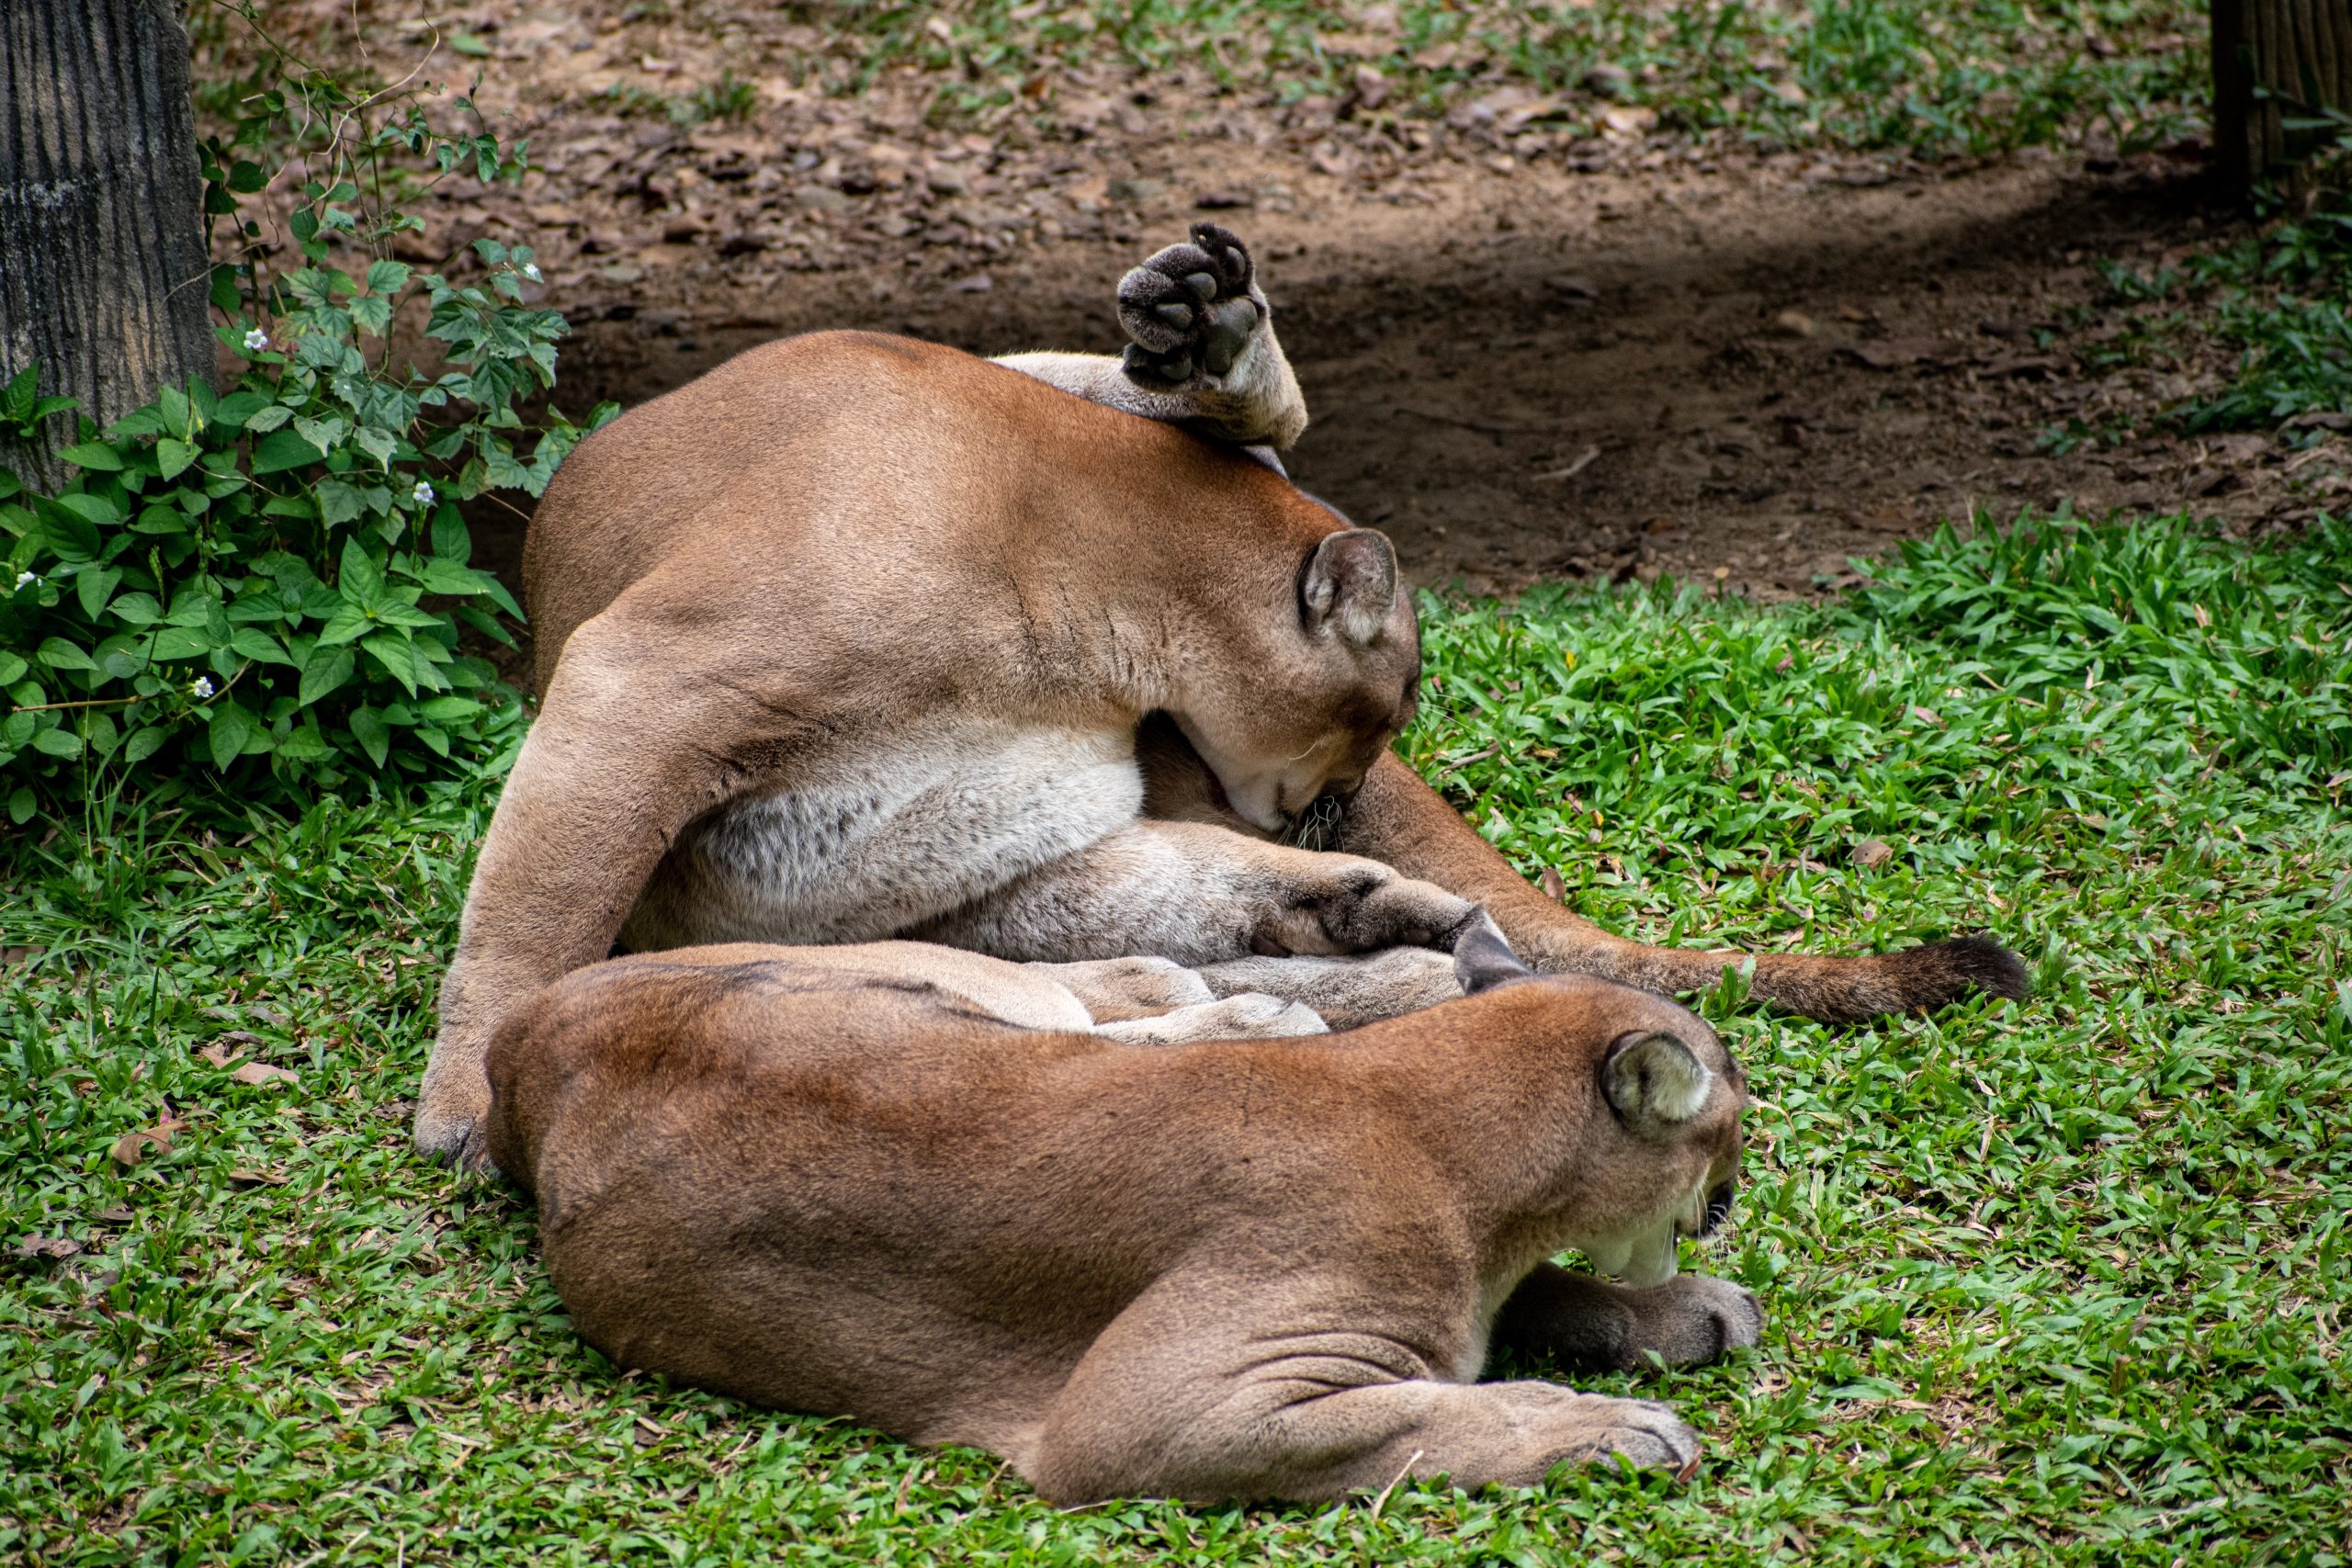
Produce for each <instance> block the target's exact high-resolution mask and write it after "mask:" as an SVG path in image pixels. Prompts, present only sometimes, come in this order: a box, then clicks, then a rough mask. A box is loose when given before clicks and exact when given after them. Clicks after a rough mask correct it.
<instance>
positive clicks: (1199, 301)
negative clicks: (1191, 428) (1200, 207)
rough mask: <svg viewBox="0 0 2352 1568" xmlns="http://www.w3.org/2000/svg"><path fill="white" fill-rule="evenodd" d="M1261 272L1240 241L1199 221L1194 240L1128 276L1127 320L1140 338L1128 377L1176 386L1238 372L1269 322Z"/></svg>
mask: <svg viewBox="0 0 2352 1568" xmlns="http://www.w3.org/2000/svg"><path fill="white" fill-rule="evenodd" d="M1253 276H1254V269H1253V268H1252V267H1251V265H1250V252H1249V250H1248V249H1247V248H1246V247H1245V246H1243V244H1242V243H1241V242H1240V241H1239V240H1238V239H1237V238H1236V237H1235V236H1234V235H1233V234H1231V233H1229V232H1228V231H1226V230H1224V229H1220V228H1218V227H1217V226H1216V224H1214V223H1195V224H1194V225H1193V238H1192V241H1191V242H1190V243H1186V244H1182V245H1170V246H1169V247H1168V248H1167V249H1166V250H1164V251H1162V252H1160V253H1159V254H1158V255H1156V256H1153V257H1152V258H1151V259H1150V260H1149V261H1147V262H1145V263H1144V264H1143V265H1141V266H1139V267H1136V268H1135V269H1134V270H1133V271H1131V272H1129V273H1128V274H1127V275H1126V276H1125V277H1123V278H1121V279H1120V280H1119V324H1120V326H1121V327H1122V328H1124V329H1125V332H1126V334H1127V336H1128V337H1129V338H1131V339H1133V340H1134V341H1133V342H1132V343H1130V344H1128V345H1127V351H1126V354H1125V360H1124V363H1125V368H1126V373H1127V376H1128V378H1130V379H1132V380H1134V381H1136V382H1137V383H1138V384H1140V385H1142V386H1146V387H1174V386H1181V385H1182V384H1183V383H1185V382H1187V381H1190V380H1191V379H1193V377H1194V376H1196V375H1205V376H1209V377H1212V378H1215V377H1222V376H1224V375H1225V374H1226V373H1227V372H1228V371H1230V370H1231V369H1232V368H1233V367H1234V365H1235V363H1236V362H1237V361H1238V360H1239V359H1240V357H1241V355H1242V354H1243V353H1244V352H1245V351H1246V350H1247V349H1248V348H1249V346H1250V338H1251V337H1252V336H1253V335H1255V334H1256V333H1257V331H1258V328H1259V326H1260V324H1261V322H1263V321H1264V320H1265V306H1264V303H1263V301H1262V300H1261V299H1260V298H1259V297H1258V296H1257V294H1256V292H1255V290H1254V289H1252V288H1251V287H1250V283H1251V279H1252V277H1253Z"/></svg>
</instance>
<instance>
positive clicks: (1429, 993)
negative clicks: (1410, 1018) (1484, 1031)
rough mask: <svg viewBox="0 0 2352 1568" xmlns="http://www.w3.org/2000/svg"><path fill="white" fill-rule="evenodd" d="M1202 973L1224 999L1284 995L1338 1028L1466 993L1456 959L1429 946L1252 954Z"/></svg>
mask: <svg viewBox="0 0 2352 1568" xmlns="http://www.w3.org/2000/svg"><path fill="white" fill-rule="evenodd" d="M1199 975H1200V977H1201V979H1202V980H1203V981H1204V982H1205V983H1206V984H1207V986H1208V988H1209V989H1210V990H1211V991H1214V992H1215V993H1216V994H1217V995H1218V996H1220V997H1230V996H1238V995H1242V994H1245V993H1249V992H1256V993H1259V994H1261V995H1263V996H1270V997H1281V998H1284V999H1285V1000H1288V1001H1294V1002H1299V1003H1302V1004H1304V1005H1305V1006H1307V1007H1310V1008H1313V1009H1314V1010H1316V1011H1317V1013H1319V1014H1321V1015H1322V1018H1323V1021H1325V1022H1327V1023H1329V1025H1330V1026H1331V1027H1332V1028H1334V1029H1353V1028H1355V1027H1357V1026H1358V1025H1359V1024H1365V1023H1374V1022H1377V1021H1379V1020H1381V1019H1384V1018H1397V1017H1401V1016H1402V1015H1404V1014H1406V1013H1408V1012H1419V1011H1420V1010H1421V1009H1423V1008H1429V1007H1435V1006H1437V1004H1438V1003H1440V1002H1450V1001H1452V1000H1453V999H1454V998H1456V997H1459V996H1460V995H1462V987H1461V986H1460V984H1459V983H1458V982H1456V980H1455V979H1454V974H1453V958H1452V957H1451V956H1449V955H1448V954H1446V953H1439V952H1437V951H1436V950H1435V949H1432V948H1427V947H1392V948H1389V949H1388V950H1387V951H1385V952H1383V953H1363V954H1360V955H1357V956H1353V957H1346V958H1297V957H1293V958H1261V957H1258V956H1256V955H1254V954H1253V955H1251V956H1250V957H1248V958H1233V959H1227V961H1226V962H1225V963H1223V964H1204V965H1203V966H1202V967H1201V969H1200V971H1199Z"/></svg>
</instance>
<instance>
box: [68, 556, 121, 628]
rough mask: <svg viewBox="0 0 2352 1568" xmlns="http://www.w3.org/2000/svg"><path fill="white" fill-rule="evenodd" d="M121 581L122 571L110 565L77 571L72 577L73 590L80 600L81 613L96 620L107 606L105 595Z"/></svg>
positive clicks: (112, 590)
mask: <svg viewBox="0 0 2352 1568" xmlns="http://www.w3.org/2000/svg"><path fill="white" fill-rule="evenodd" d="M121 581H122V573H120V572H119V571H117V570H115V569H114V568H112V567H110V566H108V567H98V568H96V569H95V570H84V571H81V572H77V573H76V574H75V575H74V596H75V597H76V598H78V599H80V600H81V602H82V614H84V615H87V616H89V617H90V619H92V620H94V621H95V620H96V619H97V618H98V616H99V615H100V614H101V613H103V612H104V611H105V609H106V607H107V595H108V594H110V593H112V592H114V591H115V587H116V585H117V584H118V583H119V582H121Z"/></svg>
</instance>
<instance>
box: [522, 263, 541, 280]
mask: <svg viewBox="0 0 2352 1568" xmlns="http://www.w3.org/2000/svg"><path fill="white" fill-rule="evenodd" d="M523 276H525V277H527V278H529V279H530V280H531V281H532V282H534V283H537V282H539V281H541V279H540V277H539V264H538V263H537V262H525V263H524V264H523Z"/></svg>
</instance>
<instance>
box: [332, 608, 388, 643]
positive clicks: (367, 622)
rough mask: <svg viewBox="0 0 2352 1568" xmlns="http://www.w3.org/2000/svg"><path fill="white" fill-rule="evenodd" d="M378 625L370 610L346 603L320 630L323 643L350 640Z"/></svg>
mask: <svg viewBox="0 0 2352 1568" xmlns="http://www.w3.org/2000/svg"><path fill="white" fill-rule="evenodd" d="M375 625H376V623H375V621H374V620H372V619H370V618H369V616H368V612H367V611H366V610H365V609H363V608H361V607H360V606H359V605H357V604H344V605H342V606H341V607H340V608H339V609H337V610H336V611H335V613H334V615H332V616H331V617H329V618H328V621H327V624H326V625H325V626H322V627H321V628H320V630H319V641H320V643H321V644H322V645H326V644H332V643H344V642H349V641H351V640H352V639H353V638H355V637H359V636H360V635H361V634H363V633H365V632H367V631H368V630H369V629H371V628H372V627H373V626H375Z"/></svg>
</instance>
